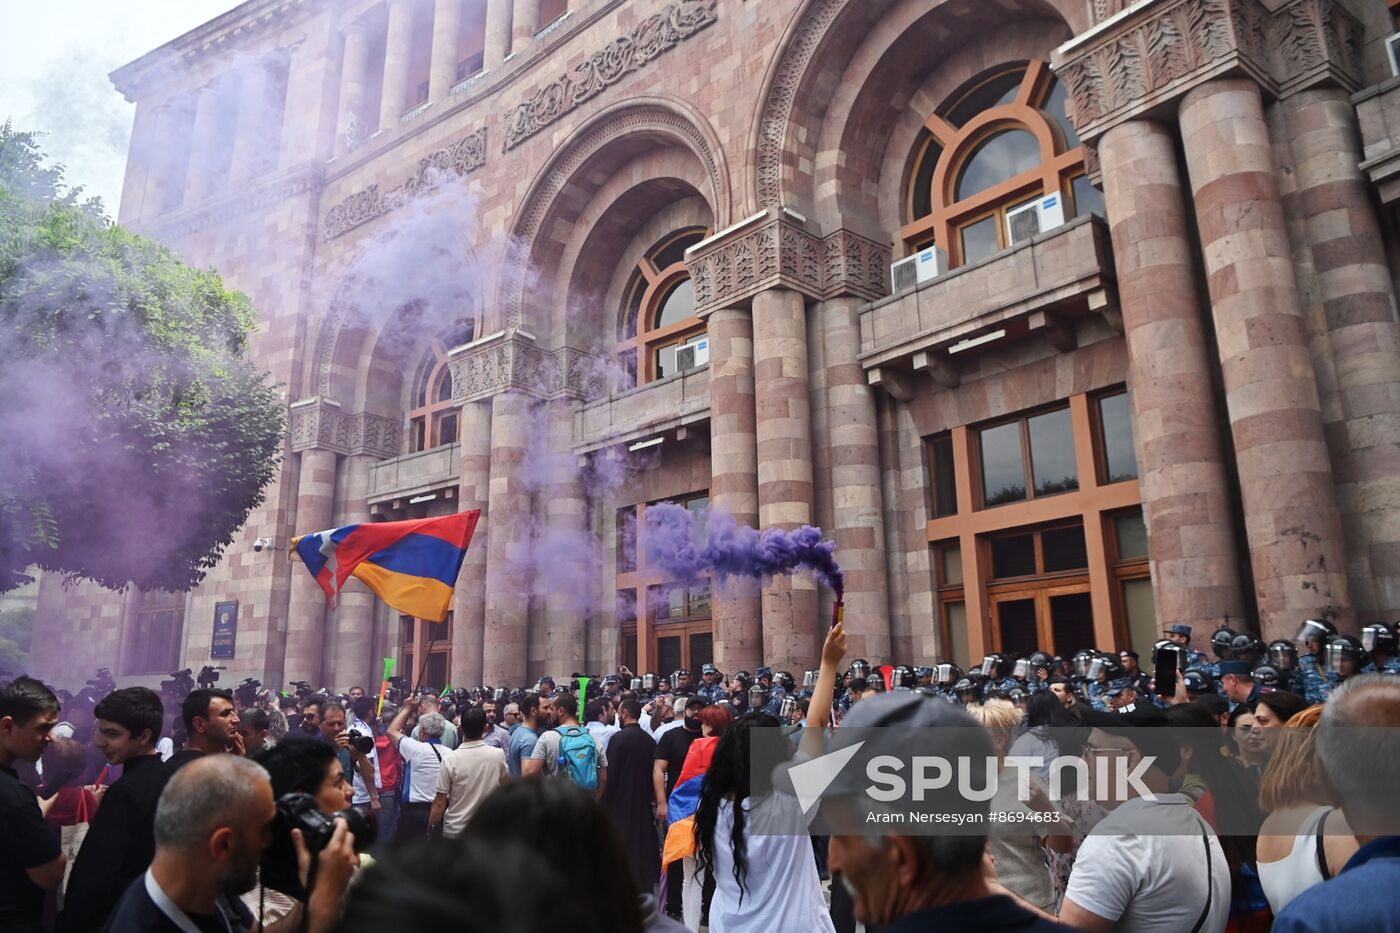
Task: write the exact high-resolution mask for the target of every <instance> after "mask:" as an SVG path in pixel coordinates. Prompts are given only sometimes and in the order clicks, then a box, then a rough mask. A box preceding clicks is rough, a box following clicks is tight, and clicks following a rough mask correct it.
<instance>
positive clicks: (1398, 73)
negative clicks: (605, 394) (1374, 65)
mask: <svg viewBox="0 0 1400 933" xmlns="http://www.w3.org/2000/svg"><path fill="white" fill-rule="evenodd" d="M1385 51H1386V54H1387V55H1389V56H1390V73H1391V75H1392V76H1394V77H1396V78H1400V32H1397V33H1395V34H1394V35H1390V36H1386V38H1385Z"/></svg>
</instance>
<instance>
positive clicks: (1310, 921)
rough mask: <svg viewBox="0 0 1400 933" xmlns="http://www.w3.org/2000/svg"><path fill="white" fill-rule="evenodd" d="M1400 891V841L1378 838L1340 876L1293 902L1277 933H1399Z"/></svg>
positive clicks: (1283, 914)
mask: <svg viewBox="0 0 1400 933" xmlns="http://www.w3.org/2000/svg"><path fill="white" fill-rule="evenodd" d="M1397 886H1400V836H1382V837H1380V838H1379V839H1373V840H1371V841H1370V842H1368V843H1366V844H1365V845H1364V846H1362V847H1361V848H1360V849H1358V850H1357V851H1356V854H1355V855H1353V856H1352V857H1351V859H1350V860H1348V861H1347V863H1346V866H1345V867H1344V868H1343V869H1342V870H1341V872H1339V873H1338V875H1337V877H1335V878H1333V879H1332V880H1331V881H1326V882H1323V883H1322V884H1315V885H1313V886H1312V887H1310V888H1308V889H1307V890H1306V891H1304V892H1303V893H1302V894H1299V895H1298V896H1297V897H1295V898H1294V899H1293V900H1291V901H1289V902H1288V906H1286V907H1284V908H1283V910H1282V911H1281V912H1280V913H1279V915H1278V918H1277V919H1276V920H1275V921H1274V933H1314V931H1316V933H1326V931H1333V930H1335V931H1337V933H1342V931H1346V933H1353V931H1356V930H1366V931H1367V933H1397V931H1400V910H1397V909H1396V906H1395V889H1396V887H1397Z"/></svg>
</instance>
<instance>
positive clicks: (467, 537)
mask: <svg viewBox="0 0 1400 933" xmlns="http://www.w3.org/2000/svg"><path fill="white" fill-rule="evenodd" d="M480 518H481V511H480V510H478V509H473V510H472V511H470V512H458V513H457V514H455V515H447V516H444V517H443V518H420V519H415V520H413V521H407V522H365V523H362V524H358V525H346V526H345V527H344V528H333V529H331V530H330V531H318V532H316V533H315V534H309V535H301V536H299V537H296V538H293V539H292V546H291V550H292V553H293V554H294V555H295V556H297V557H299V558H301V561H302V563H304V564H306V569H307V571H308V572H310V574H311V576H312V577H313V578H314V579H315V580H316V582H317V583H319V584H320V585H321V589H323V590H325V592H326V599H327V600H329V601H330V604H331V606H335V604H336V601H337V599H338V598H339V596H340V589H341V587H343V586H344V585H345V581H346V580H348V579H349V578H350V577H358V578H359V579H360V581H361V582H363V583H364V584H365V586H367V587H369V588H370V589H371V590H373V591H374V592H375V595H377V596H378V597H379V598H380V599H382V600H384V602H386V603H388V604H389V605H390V606H392V607H394V608H395V609H397V610H398V611H399V612H402V613H403V614H404V615H410V616H414V617H416V618H419V619H428V620H429V621H432V622H442V621H443V620H445V619H446V618H447V610H448V607H449V606H451V604H452V589H453V587H454V586H455V585H456V583H457V574H458V572H459V571H460V570H461V569H462V561H463V560H464V559H465V558H466V556H467V545H468V544H470V543H471V540H472V533H473V532H475V531H476V523H477V521H478V520H479V519H480Z"/></svg>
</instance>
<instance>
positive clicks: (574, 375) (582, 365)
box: [448, 330, 606, 405]
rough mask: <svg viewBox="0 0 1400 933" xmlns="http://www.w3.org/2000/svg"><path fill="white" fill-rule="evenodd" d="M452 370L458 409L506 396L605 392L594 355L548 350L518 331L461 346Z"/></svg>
mask: <svg viewBox="0 0 1400 933" xmlns="http://www.w3.org/2000/svg"><path fill="white" fill-rule="evenodd" d="M448 367H449V369H450V371H451V373H452V400H453V401H454V402H456V403H457V404H459V405H460V404H463V403H466V402H474V401H480V400H481V399H486V398H490V397H491V396H493V395H499V394H501V393H502V392H520V393H523V394H525V395H528V396H531V397H532V398H538V399H557V398H568V399H589V398H596V397H597V396H599V395H601V394H602V393H603V392H604V391H605V390H606V378H605V370H604V368H603V365H602V364H601V361H599V360H598V359H597V358H596V357H594V356H593V355H592V354H589V353H585V352H584V351H582V350H576V349H574V348H573V347H560V348H559V349H557V350H546V349H543V348H542V347H537V346H535V341H534V339H533V338H532V337H530V336H529V335H527V334H525V333H522V332H521V331H519V330H510V331H505V332H503V333H500V334H497V335H495V336H494V337H487V338H483V339H481V340H478V341H476V342H475V343H472V344H469V345H468V346H466V347H461V348H459V349H458V350H456V351H454V352H453V354H452V356H451V357H450V358H449V360H448Z"/></svg>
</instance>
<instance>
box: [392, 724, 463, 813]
mask: <svg viewBox="0 0 1400 933" xmlns="http://www.w3.org/2000/svg"><path fill="white" fill-rule="evenodd" d="M450 751H451V750H450V749H444V748H443V747H442V746H441V745H438V744H435V743H429V742H420V741H418V740H417V739H415V738H413V737H412V736H407V735H406V736H404V737H403V738H402V739H400V740H399V754H400V755H402V756H403V763H404V768H405V771H406V774H407V776H408V780H407V781H405V782H404V796H403V798H402V799H403V801H404V803H432V802H433V798H434V797H435V796H436V795H437V786H438V770H439V769H440V768H441V767H442V758H443V756H445V755H447V754H448V753H449V752H450Z"/></svg>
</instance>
